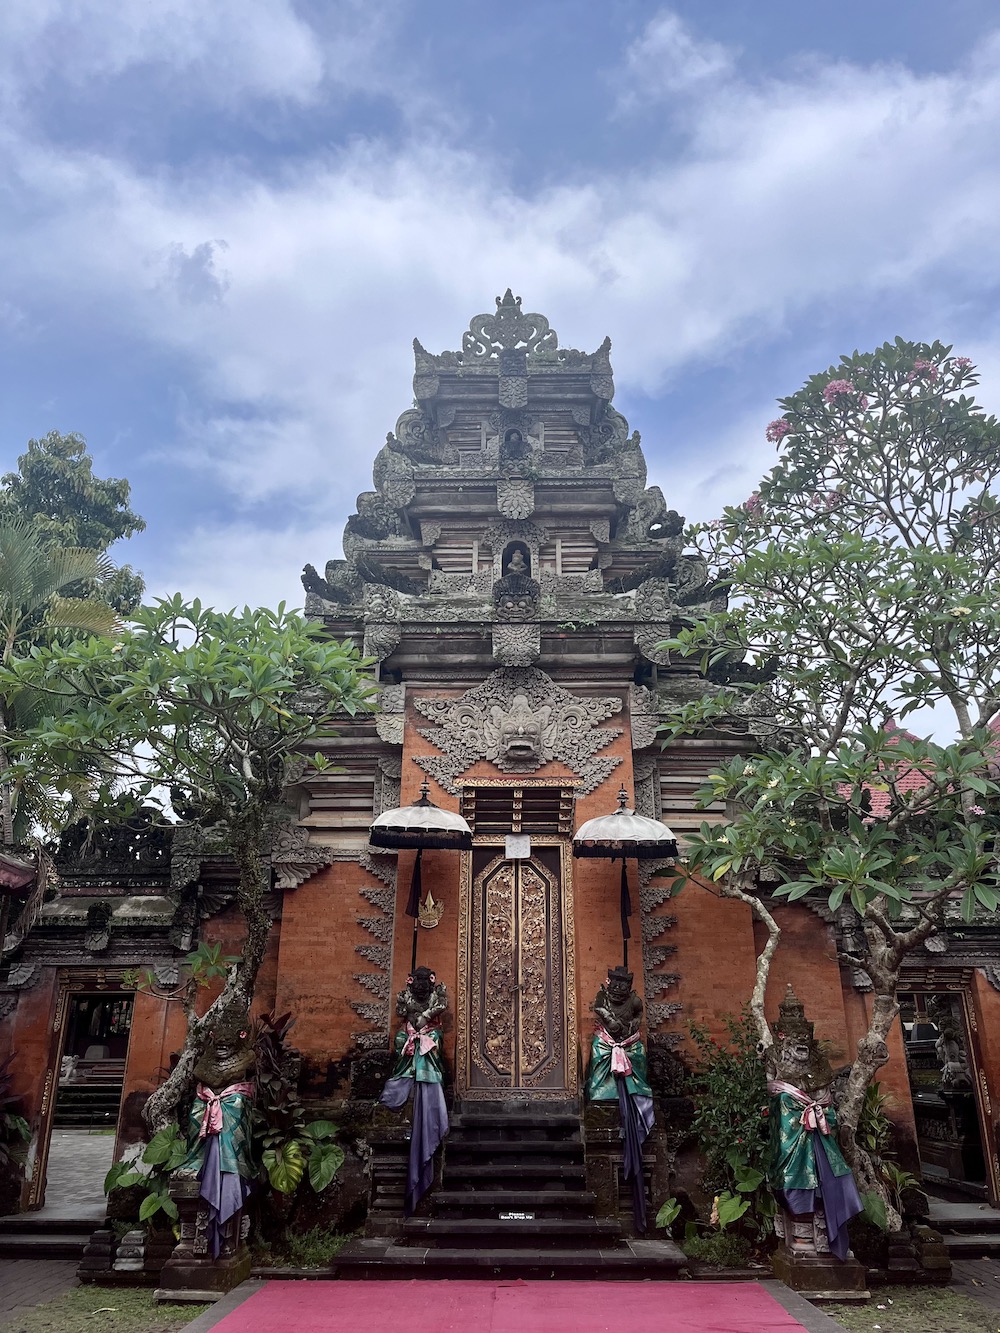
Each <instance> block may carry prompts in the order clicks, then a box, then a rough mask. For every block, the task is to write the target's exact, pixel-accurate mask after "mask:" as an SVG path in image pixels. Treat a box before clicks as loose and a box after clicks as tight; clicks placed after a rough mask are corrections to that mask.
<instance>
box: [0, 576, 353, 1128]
mask: <svg viewBox="0 0 1000 1333" xmlns="http://www.w3.org/2000/svg"><path fill="white" fill-rule="evenodd" d="M365 665H366V663H364V662H363V661H362V659H361V658H360V656H359V654H358V652H357V650H356V649H355V648H354V647H353V645H351V644H349V643H344V644H341V643H336V642H333V641H331V640H330V639H328V638H327V637H326V635H325V632H324V630H323V629H322V627H320V626H317V625H315V624H310V623H309V622H307V621H305V620H304V619H302V617H300V616H299V615H297V614H295V613H292V612H288V611H286V609H285V607H284V604H282V605H281V606H279V607H278V609H277V610H276V611H271V610H265V609H260V610H251V609H250V608H249V607H247V608H244V610H243V611H242V612H236V611H230V612H218V611H213V610H211V609H209V608H206V607H203V606H202V605H201V603H200V602H198V601H195V602H192V603H191V604H190V605H188V604H186V603H185V602H184V601H183V599H182V598H181V597H180V596H179V595H178V596H176V597H174V598H172V599H169V600H159V601H158V602H157V603H156V604H155V605H154V606H152V607H143V608H141V609H140V610H139V611H138V612H137V613H136V614H135V617H134V619H133V621H132V623H131V624H130V625H129V627H128V628H127V630H126V631H125V632H124V633H123V634H122V635H121V637H120V638H119V639H118V640H117V641H116V642H115V643H113V644H112V643H110V642H108V641H106V640H103V639H99V638H90V639H70V640H68V641H66V642H58V643H53V644H49V645H45V646H42V647H36V648H34V649H33V650H32V653H31V655H30V656H28V657H26V658H21V659H15V660H13V661H11V662H10V663H8V664H7V665H6V666H5V667H3V668H2V669H0V692H5V693H6V694H7V695H13V694H15V693H16V692H18V691H22V690H23V691H28V692H31V693H34V694H44V695H46V696H48V697H50V698H52V699H53V700H54V701H55V703H56V704H57V705H58V707H59V711H58V713H53V715H52V716H50V717H49V718H47V719H45V720H43V721H42V722H41V723H39V724H38V725H37V726H35V727H33V728H31V729H30V730H29V731H28V732H27V733H25V734H23V735H21V736H20V737H17V738H12V737H8V739H7V745H8V748H9V749H10V751H11V752H12V754H13V758H14V761H15V769H16V772H17V773H18V774H20V773H25V772H29V771H34V772H35V773H36V775H39V774H41V775H43V776H44V778H45V780H46V781H48V782H51V783H53V784H54V785H56V786H57V787H58V786H60V784H63V785H65V783H66V781H67V774H68V773H69V772H72V773H73V774H74V775H76V774H78V773H79V772H80V770H81V768H82V769H83V770H84V771H86V772H87V774H88V775H89V776H90V778H91V780H92V783H93V790H92V793H91V801H92V810H93V813H94V814H95V815H103V816H105V817H108V818H113V819H120V818H122V817H124V816H127V815H128V814H130V813H132V812H133V811H134V810H135V809H136V808H137V807H138V806H139V805H141V804H142V803H144V802H149V801H153V802H157V801H158V802H160V803H161V804H162V805H163V808H164V817H165V819H169V820H172V821H178V822H182V823H186V824H188V825H189V826H191V827H192V828H193V829H195V830H197V831H198V833H199V835H203V836H205V837H207V836H208V835H210V834H211V835H214V836H215V837H216V839H217V845H218V844H219V843H221V846H222V847H223V848H224V849H225V850H226V851H228V853H229V854H230V855H231V856H232V858H233V860H234V861H235V863H236V869H237V879H238V882H237V893H236V901H237V907H238V910H239V912H240V914H241V916H242V920H243V924H244V936H243V940H242V950H241V954H240V957H239V959H238V961H237V962H235V963H234V964H233V965H232V967H231V968H230V970H229V973H228V975H227V977H226V981H225V984H224V986H223V987H222V989H221V992H220V994H219V996H218V997H217V998H216V999H215V1000H213V1001H212V1003H211V1004H210V1005H209V1006H208V1008H207V1010H206V1011H205V1012H204V1013H203V1014H199V1013H198V1012H197V1008H196V1004H195V997H194V995H186V996H184V997H183V1003H184V1008H185V1013H186V1017H187V1035H186V1037H185V1041H184V1044H183V1047H182V1049H181V1052H180V1056H179V1059H178V1061H177V1064H176V1065H175V1067H174V1069H173V1070H172V1071H171V1073H170V1074H169V1075H168V1076H167V1078H166V1080H165V1081H164V1082H163V1083H162V1084H161V1085H160V1087H159V1088H158V1089H157V1090H156V1091H155V1092H154V1093H153V1095H152V1096H151V1097H150V1099H149V1101H148V1102H147V1103H146V1106H145V1108H144V1111H143V1114H144V1117H145V1119H146V1123H147V1125H148V1126H149V1128H150V1129H151V1130H152V1131H154V1132H156V1131H158V1130H160V1129H163V1128H164V1127H165V1126H167V1125H168V1124H170V1123H171V1122H172V1121H175V1120H176V1119H177V1110H178V1106H179V1105H180V1102H181V1100H182V1099H183V1097H184V1096H185V1093H186V1092H187V1090H188V1088H189V1086H190V1083H191V1079H192V1074H193V1070H194V1066H195V1064H196V1063H197V1061H198V1058H199V1056H200V1054H201V1052H202V1050H203V1048H204V1045H205V1042H206V1040H207V1037H208V1033H209V1032H210V1030H211V1028H212V1026H213V1024H214V1022H215V1019H216V1016H217V1015H218V1014H219V1013H220V1012H222V1011H223V1010H226V1011H230V1010H231V1009H232V1008H234V1007H235V1006H236V1005H240V1006H242V1007H244V1008H245V1009H247V1010H249V1008H250V1006H251V1003H252V1000H253V996H254V988H255V985H256V979H257V972H258V970H259V968H260V964H261V961H262V959H263V957H264V951H265V948H266V945H267V939H268V935H269V932H270V927H271V915H270V912H269V909H268V903H267V898H266V892H267V889H268V887H269V884H270V856H271V846H272V841H273V837H274V831H275V827H276V823H277V822H278V821H279V820H280V816H281V804H280V803H281V799H282V795H283V793H284V791H285V788H286V785H287V783H288V782H289V780H290V778H291V777H292V776H293V775H295V774H299V773H301V771H302V768H303V766H304V765H311V766H313V767H315V768H318V769H323V768H325V767H326V766H327V764H326V760H325V759H324V758H323V757H322V756H321V755H319V754H313V755H312V756H310V755H309V745H310V742H312V743H315V741H316V740H317V739H318V738H319V737H321V736H324V735H329V734H331V731H332V728H333V726H334V723H335V720H336V718H337V716H338V715H341V716H343V715H345V714H346V715H351V714H354V713H356V712H358V711H359V710H365V709H367V708H369V707H370V706H371V704H370V700H371V697H372V694H373V691H374V686H373V684H372V682H371V680H370V678H368V677H367V676H366V675H365V672H364V667H365ZM168 793H169V795H168Z"/></svg>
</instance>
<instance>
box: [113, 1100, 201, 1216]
mask: <svg viewBox="0 0 1000 1333" xmlns="http://www.w3.org/2000/svg"><path fill="white" fill-rule="evenodd" d="M188 1151H189V1149H188V1143H187V1140H186V1139H185V1137H184V1135H183V1134H182V1133H181V1129H180V1126H179V1125H178V1124H177V1123H176V1122H173V1123H171V1124H169V1125H165V1126H164V1127H163V1128H162V1129H160V1130H158V1131H157V1132H156V1133H155V1134H154V1135H153V1137H152V1138H151V1139H150V1141H149V1142H148V1143H147V1144H146V1146H145V1148H144V1149H143V1151H142V1154H141V1156H139V1157H137V1158H133V1159H131V1160H127V1161H126V1160H123V1161H121V1162H115V1163H114V1165H113V1166H112V1167H111V1169H110V1171H109V1172H108V1174H107V1175H106V1176H105V1177H104V1193H105V1194H110V1193H111V1191H112V1190H115V1189H122V1190H124V1189H131V1188H132V1187H133V1186H136V1185H140V1186H142V1188H143V1189H144V1191H145V1193H144V1195H143V1198H142V1201H141V1202H140V1204H139V1221H140V1222H148V1221H150V1220H151V1219H152V1218H155V1217H156V1215H157V1213H163V1215H164V1216H165V1217H166V1218H168V1219H169V1221H171V1222H176V1221H177V1220H178V1213H177V1205H176V1203H174V1201H173V1199H172V1198H171V1197H170V1177H171V1175H172V1174H173V1172H174V1171H176V1170H177V1168H178V1167H179V1166H180V1165H181V1163H182V1162H183V1161H184V1159H185V1158H186V1157H187V1155H188ZM143 1166H146V1167H148V1168H149V1170H147V1171H144V1170H143V1169H142V1168H143Z"/></svg>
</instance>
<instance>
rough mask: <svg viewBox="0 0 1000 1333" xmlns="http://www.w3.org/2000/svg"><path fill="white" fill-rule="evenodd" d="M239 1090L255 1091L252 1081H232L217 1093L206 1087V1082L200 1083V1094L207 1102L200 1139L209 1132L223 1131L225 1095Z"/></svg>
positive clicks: (230, 1094) (217, 1132) (230, 1095)
mask: <svg viewBox="0 0 1000 1333" xmlns="http://www.w3.org/2000/svg"><path fill="white" fill-rule="evenodd" d="M238 1092H247V1093H249V1092H253V1084H252V1083H231V1084H230V1085H229V1087H228V1088H223V1090H222V1091H221V1092H220V1093H218V1094H216V1093H214V1092H213V1091H212V1089H211V1088H206V1087H205V1086H204V1084H202V1083H199V1084H198V1096H199V1097H200V1098H201V1100H202V1101H203V1102H204V1103H205V1114H204V1115H203V1116H202V1118H201V1129H200V1130H199V1131H198V1137H199V1138H200V1139H203V1138H205V1136H206V1135H207V1134H221V1133H222V1102H223V1098H225V1097H233V1096H235V1094H236V1093H238Z"/></svg>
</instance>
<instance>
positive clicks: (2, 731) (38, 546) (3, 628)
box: [0, 518, 119, 947]
mask: <svg viewBox="0 0 1000 1333" xmlns="http://www.w3.org/2000/svg"><path fill="white" fill-rule="evenodd" d="M111 569H113V566H112V565H111V562H110V561H109V560H108V559H107V557H106V556H104V555H103V554H101V553H100V552H98V551H89V550H84V549H82V548H80V547H69V546H63V547H59V546H52V545H50V544H49V543H47V541H46V539H45V538H44V537H43V536H42V534H41V533H40V532H39V531H38V530H37V529H36V528H35V527H34V526H33V525H32V524H31V523H29V522H27V521H25V520H24V519H16V518H15V519H2V520H0V661H2V662H3V664H4V665H5V666H6V665H7V664H8V663H9V662H10V661H11V659H12V658H13V657H16V656H18V655H19V654H20V653H22V652H23V651H25V650H26V649H30V647H31V645H32V644H34V643H38V642H39V641H41V640H43V639H46V638H48V637H49V636H50V635H52V634H55V633H58V632H60V631H66V630H68V631H77V632H80V631H82V632H84V633H88V634H114V633H115V632H116V630H117V629H118V627H119V620H118V617H117V616H116V614H115V612H114V611H113V610H112V608H111V607H110V606H108V605H107V604H106V603H105V602H103V601H101V599H100V598H99V597H95V596H92V595H87V596H72V595H69V596H67V595H66V592H65V590H66V589H67V588H70V589H72V588H73V587H74V586H80V585H81V584H82V585H84V586H88V585H89V586H93V585H94V581H95V580H99V579H101V578H103V577H106V576H107V575H108V572H109V570H111ZM32 708H33V704H32V701H31V700H28V699H21V698H19V699H17V700H13V699H8V698H4V697H3V696H2V695H0V839H2V842H3V843H4V845H6V846H8V847H9V846H11V845H12V844H13V842H14V831H15V830H14V825H15V815H16V814H17V813H18V810H17V807H18V804H19V800H20V799H22V798H23V797H24V795H25V791H26V790H27V789H26V788H24V787H21V786H18V787H15V785H14V784H12V783H11V782H10V781H9V779H8V777H7V773H8V769H9V757H8V754H7V749H6V744H5V741H6V738H7V737H8V736H9V735H10V734H12V732H14V731H15V730H16V728H17V720H18V714H19V713H21V712H23V711H24V710H29V711H30V710H31V709H32ZM29 804H30V802H29ZM20 813H21V816H22V817H21V818H20V819H18V823H19V824H20V825H21V827H22V828H23V827H25V824H26V820H27V818H28V817H30V816H29V812H28V811H27V810H22V811H21V812H20ZM0 947H2V941H0Z"/></svg>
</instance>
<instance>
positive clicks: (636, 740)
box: [628, 685, 660, 750]
mask: <svg viewBox="0 0 1000 1333" xmlns="http://www.w3.org/2000/svg"><path fill="white" fill-rule="evenodd" d="M628 711H629V720H630V722H631V725H632V749H633V750H645V749H647V748H648V747H649V746H650V745H653V744H655V742H656V739H657V735H658V728H659V725H660V714H659V708H658V702H657V698H656V694H655V693H654V692H653V691H652V690H651V689H650V688H649V687H648V685H633V686H632V688H631V689H630V690H629V695H628Z"/></svg>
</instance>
